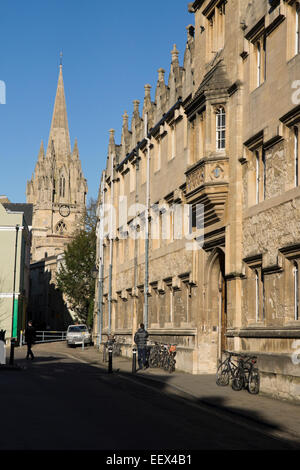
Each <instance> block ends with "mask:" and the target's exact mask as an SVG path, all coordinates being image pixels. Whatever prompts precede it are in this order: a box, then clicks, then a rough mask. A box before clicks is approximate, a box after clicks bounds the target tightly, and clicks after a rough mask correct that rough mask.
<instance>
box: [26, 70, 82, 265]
mask: <svg viewBox="0 0 300 470" xmlns="http://www.w3.org/2000/svg"><path fill="white" fill-rule="evenodd" d="M86 194H87V182H86V179H85V178H84V176H83V173H82V168H81V162H80V159H79V152H78V145H77V140H75V144H74V147H73V151H71V143H70V135H69V127H68V118H67V108H66V100H65V92H64V82H63V73H62V64H61V65H60V68H59V77H58V85H57V91H56V97H55V103H54V110H53V116H52V122H51V129H50V134H49V141H48V146H47V150H46V153H45V151H44V145H43V142H42V143H41V147H40V151H39V154H38V160H37V163H36V166H35V171H34V174H33V175H32V178H31V180H30V181H28V182H27V188H26V199H27V202H28V203H32V204H33V221H32V251H31V253H32V256H31V262H32V263H34V262H36V261H39V260H41V259H43V258H47V257H51V256H56V255H57V254H59V253H61V252H62V251H63V250H64V248H65V247H66V245H67V244H68V243H69V242H70V241H71V239H72V235H73V233H74V230H75V229H76V228H77V227H78V226H79V224H80V222H81V217H82V215H83V213H84V210H85V204H86Z"/></svg>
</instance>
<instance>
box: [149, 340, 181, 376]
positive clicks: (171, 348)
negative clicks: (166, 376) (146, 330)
mask: <svg viewBox="0 0 300 470" xmlns="http://www.w3.org/2000/svg"><path fill="white" fill-rule="evenodd" d="M175 356H176V344H159V343H157V342H155V343H154V345H153V346H152V348H151V351H150V355H149V366H150V367H160V368H162V369H164V370H165V371H168V372H170V373H172V372H174V370H175V364H176V360H175Z"/></svg>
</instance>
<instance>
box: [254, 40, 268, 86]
mask: <svg viewBox="0 0 300 470" xmlns="http://www.w3.org/2000/svg"><path fill="white" fill-rule="evenodd" d="M254 49H255V56H256V86H257V87H259V86H260V85H261V84H262V83H263V82H264V81H265V79H266V37H265V35H262V36H261V37H260V38H259V39H258V40H257V42H256V43H255V44H254Z"/></svg>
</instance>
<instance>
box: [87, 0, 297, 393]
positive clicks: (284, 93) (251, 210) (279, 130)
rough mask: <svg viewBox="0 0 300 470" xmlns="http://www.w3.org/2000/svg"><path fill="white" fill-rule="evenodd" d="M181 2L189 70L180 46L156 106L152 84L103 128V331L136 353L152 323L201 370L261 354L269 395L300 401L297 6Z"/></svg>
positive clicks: (184, 364)
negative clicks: (235, 356)
mask: <svg viewBox="0 0 300 470" xmlns="http://www.w3.org/2000/svg"><path fill="white" fill-rule="evenodd" d="M188 8H189V11H190V12H191V14H192V15H193V17H194V25H189V26H188V27H187V42H186V49H185V51H184V58H183V64H182V65H180V63H179V60H178V51H177V49H176V46H174V48H173V50H172V52H171V66H170V72H169V75H168V80H167V81H166V78H165V71H164V70H163V69H161V68H160V69H159V70H158V80H157V84H156V88H155V100H154V102H153V101H152V100H151V96H150V88H151V86H150V85H145V97H144V102H143V107H142V110H141V111H140V110H139V101H137V100H136V101H134V103H133V114H132V118H131V124H130V125H129V118H128V115H127V113H126V112H125V113H124V115H123V130H122V137H121V143H120V144H116V143H115V139H114V131H113V130H111V131H110V137H109V146H108V156H107V165H106V169H105V171H104V172H103V173H102V177H101V185H100V191H99V216H100V223H99V227H98V256H99V282H98V284H97V285H98V290H97V299H96V300H97V305H96V307H97V308H96V310H95V336H96V335H98V338H99V337H100V339H101V340H102V341H105V340H106V335H107V334H109V333H110V332H113V333H114V334H116V335H117V337H118V338H119V339H120V340H121V341H123V342H124V348H123V350H124V351H126V354H127V355H130V354H131V345H132V335H133V333H134V332H135V331H136V329H137V326H138V323H139V322H141V321H143V320H144V322H145V323H146V327H147V328H148V331H149V333H150V337H151V339H152V340H153V341H156V340H157V341H161V342H167V343H176V344H177V351H178V352H177V367H178V369H181V370H185V371H187V372H191V373H194V374H200V373H214V372H215V371H216V367H217V364H218V360H219V359H220V358H221V353H222V350H224V349H226V350H231V351H235V352H245V353H253V354H256V355H257V356H258V367H259V369H260V372H261V390H262V391H264V392H268V393H271V394H273V395H277V396H280V397H284V398H287V399H289V398H298V399H299V398H300V356H298V354H299V353H300V312H299V294H300V291H299V282H300V280H299V279H300V274H299V269H300V185H299V178H300V165H299V140H300V137H299V125H300V54H299V52H300V6H299V3H298V2H296V1H293V0H289V1H286V0H277V1H276V0H275V1H267V0H252V1H246V0H227V1H225V0H196V1H195V2H192V3H190V4H189V5H188ZM109 204H112V207H113V209H111V208H109ZM186 208H188V209H190V210H187V211H186V210H185V209H186ZM186 214H189V217H188V216H187V215H186ZM183 228H184V230H183ZM99 335H100V336H99Z"/></svg>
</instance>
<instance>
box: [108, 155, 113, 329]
mask: <svg viewBox="0 0 300 470" xmlns="http://www.w3.org/2000/svg"><path fill="white" fill-rule="evenodd" d="M113 171H114V155H113V154H112V156H111V174H110V240H109V292H108V334H109V335H110V334H111V305H112V263H113V203H114V181H113Z"/></svg>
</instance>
